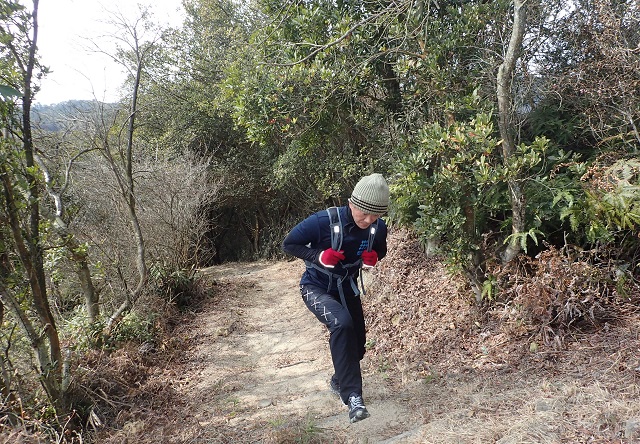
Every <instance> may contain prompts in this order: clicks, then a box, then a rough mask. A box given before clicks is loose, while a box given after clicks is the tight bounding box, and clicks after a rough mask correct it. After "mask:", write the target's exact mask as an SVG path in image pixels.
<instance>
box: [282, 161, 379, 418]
mask: <svg viewBox="0 0 640 444" xmlns="http://www.w3.org/2000/svg"><path fill="white" fill-rule="evenodd" d="M388 205H389V187H388V185H387V182H386V181H385V179H384V177H382V175H381V174H371V175H369V176H365V177H363V178H362V179H360V181H359V182H358V183H357V184H356V186H355V188H354V189H353V192H352V194H351V197H350V198H349V204H348V205H347V206H343V207H339V208H338V209H337V216H339V222H336V220H335V216H336V215H335V214H334V217H332V215H331V213H330V211H329V210H323V211H319V212H317V213H315V214H312V215H311V216H309V217H308V218H307V219H305V220H303V221H302V222H300V223H299V224H298V225H296V226H295V227H294V228H293V229H292V230H291V232H290V233H289V234H288V235H287V237H286V238H285V239H284V242H283V244H282V249H283V250H284V251H285V252H286V253H288V254H291V255H293V256H295V257H298V258H300V259H303V260H304V261H305V263H306V266H307V268H306V271H305V272H304V273H303V274H302V278H301V280H300V292H301V294H302V299H303V301H304V303H305V304H306V305H307V308H308V309H309V310H310V311H311V312H312V313H313V314H314V315H315V316H316V318H318V320H319V321H320V322H322V323H323V324H324V325H325V326H326V327H327V328H328V329H329V333H330V336H329V348H330V350H331V359H332V361H333V368H334V375H333V376H332V377H331V381H330V387H331V390H332V391H333V392H334V393H336V394H339V396H340V398H341V400H342V402H343V403H344V404H345V405H347V406H348V407H349V420H350V421H351V422H356V421H360V420H362V419H366V418H368V417H369V412H368V411H367V408H366V407H365V405H364V401H363V399H362V374H361V371H360V361H361V360H362V358H363V357H364V353H365V342H366V336H365V323H364V315H363V312H362V304H361V301H360V297H359V296H360V290H359V288H358V277H359V276H360V273H361V267H362V266H365V267H373V266H374V265H375V264H376V263H377V261H378V260H379V259H382V258H383V257H384V256H385V255H386V254H387V226H386V225H385V223H384V221H383V220H382V219H379V217H380V216H381V215H382V214H384V213H385V212H386V211H387V207H388ZM332 219H333V220H332ZM332 233H333V237H332ZM361 282H362V281H361Z"/></svg>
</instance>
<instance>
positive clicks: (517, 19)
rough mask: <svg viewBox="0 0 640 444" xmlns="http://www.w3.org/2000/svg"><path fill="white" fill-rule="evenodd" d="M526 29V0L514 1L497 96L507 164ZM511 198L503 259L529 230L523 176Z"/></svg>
mask: <svg viewBox="0 0 640 444" xmlns="http://www.w3.org/2000/svg"><path fill="white" fill-rule="evenodd" d="M525 29H526V0H525V1H522V0H514V2H513V26H512V29H511V38H510V39H509V44H508V46H507V49H506V52H505V55H504V60H503V62H502V64H501V65H500V67H499V68H498V75H497V79H496V80H497V84H498V88H497V97H498V114H499V127H500V136H501V137H502V157H503V161H504V163H505V165H508V164H509V162H510V160H511V158H512V157H513V156H514V155H515V154H516V152H515V151H516V147H515V142H514V133H515V132H516V127H515V125H514V122H513V117H512V116H513V114H514V113H515V110H514V107H513V99H512V94H513V93H512V92H511V87H510V85H511V81H512V80H511V79H512V77H513V75H514V69H515V66H516V61H517V59H518V57H519V53H520V51H521V49H522V39H523V38H524V34H525ZM509 197H510V200H511V227H512V234H513V236H512V239H513V240H512V241H510V242H509V244H508V246H507V249H506V250H505V252H504V255H503V260H504V261H505V262H509V261H511V260H512V259H513V258H514V257H516V255H517V254H518V253H519V252H520V250H521V248H520V242H519V241H518V239H517V236H518V235H519V234H520V233H522V232H524V231H525V227H526V204H525V194H524V191H523V189H522V184H521V178H519V177H515V178H512V179H510V180H509Z"/></svg>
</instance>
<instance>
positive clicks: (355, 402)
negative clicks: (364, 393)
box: [349, 396, 364, 410]
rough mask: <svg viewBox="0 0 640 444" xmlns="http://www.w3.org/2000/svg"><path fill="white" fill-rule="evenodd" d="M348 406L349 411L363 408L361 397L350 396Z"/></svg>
mask: <svg viewBox="0 0 640 444" xmlns="http://www.w3.org/2000/svg"><path fill="white" fill-rule="evenodd" d="M349 405H350V406H351V409H352V410H353V409H357V408H364V402H363V401H362V397H361V396H351V397H350V398H349Z"/></svg>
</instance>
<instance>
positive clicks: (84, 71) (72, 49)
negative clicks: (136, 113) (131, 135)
mask: <svg viewBox="0 0 640 444" xmlns="http://www.w3.org/2000/svg"><path fill="white" fill-rule="evenodd" d="M24 4H25V5H28V7H30V6H31V5H32V4H31V1H29V0H24ZM137 4H142V5H151V10H152V11H153V15H154V17H155V19H156V20H155V21H156V23H157V24H171V25H173V26H178V25H179V24H180V23H181V21H182V12H181V11H182V4H181V0H138V1H136V0H108V1H104V0H41V1H40V4H39V9H38V23H39V35H38V50H39V54H40V57H41V59H42V62H43V63H44V64H45V65H46V66H49V68H50V69H51V71H52V72H51V74H49V75H48V76H47V77H46V78H45V79H44V80H43V81H42V84H41V85H42V89H41V90H40V91H39V92H38V94H37V96H36V102H37V103H40V104H45V105H47V104H52V103H58V102H64V101H66V100H72V99H86V100H91V99H93V98H97V99H98V100H104V101H113V100H116V99H117V98H118V89H119V86H120V85H121V83H122V80H123V74H122V69H121V68H120V67H118V66H117V65H116V64H114V63H113V62H111V61H109V60H108V58H107V57H106V56H103V55H100V54H96V53H91V52H88V51H87V49H85V48H86V47H87V39H90V40H95V41H99V37H100V36H101V35H105V34H109V33H110V32H111V33H113V30H112V29H111V30H110V27H109V26H108V25H107V24H106V23H105V21H106V19H107V18H108V17H109V11H111V12H114V11H121V12H122V13H123V14H126V15H127V16H131V17H135V13H136V10H137V7H136V5H137Z"/></svg>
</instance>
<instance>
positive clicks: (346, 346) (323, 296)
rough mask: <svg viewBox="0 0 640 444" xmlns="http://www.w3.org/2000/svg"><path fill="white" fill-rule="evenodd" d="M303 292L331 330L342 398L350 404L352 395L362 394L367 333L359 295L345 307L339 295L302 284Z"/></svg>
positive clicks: (311, 306)
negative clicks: (361, 369) (362, 367)
mask: <svg viewBox="0 0 640 444" xmlns="http://www.w3.org/2000/svg"><path fill="white" fill-rule="evenodd" d="M300 293H301V294H302V300H303V301H304V303H305V304H306V305H307V308H308V309H309V310H310V311H311V313H313V314H314V315H315V316H316V318H318V320H319V321H320V322H322V323H323V324H324V325H325V326H326V327H327V328H328V329H329V349H330V350H331V359H332V361H333V369H334V371H335V376H336V379H337V380H338V383H339V384H340V398H342V402H344V403H345V404H347V401H348V399H349V395H350V394H351V393H357V394H358V395H362V374H361V373H360V361H361V360H362V358H363V357H364V353H365V342H366V333H365V326H364V314H363V313H362V303H361V302H360V297H359V296H346V298H345V300H346V304H347V307H346V308H345V307H344V306H343V305H342V303H341V302H340V296H339V295H337V294H336V295H333V294H330V293H327V290H326V288H321V287H316V286H313V285H301V286H300Z"/></svg>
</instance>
